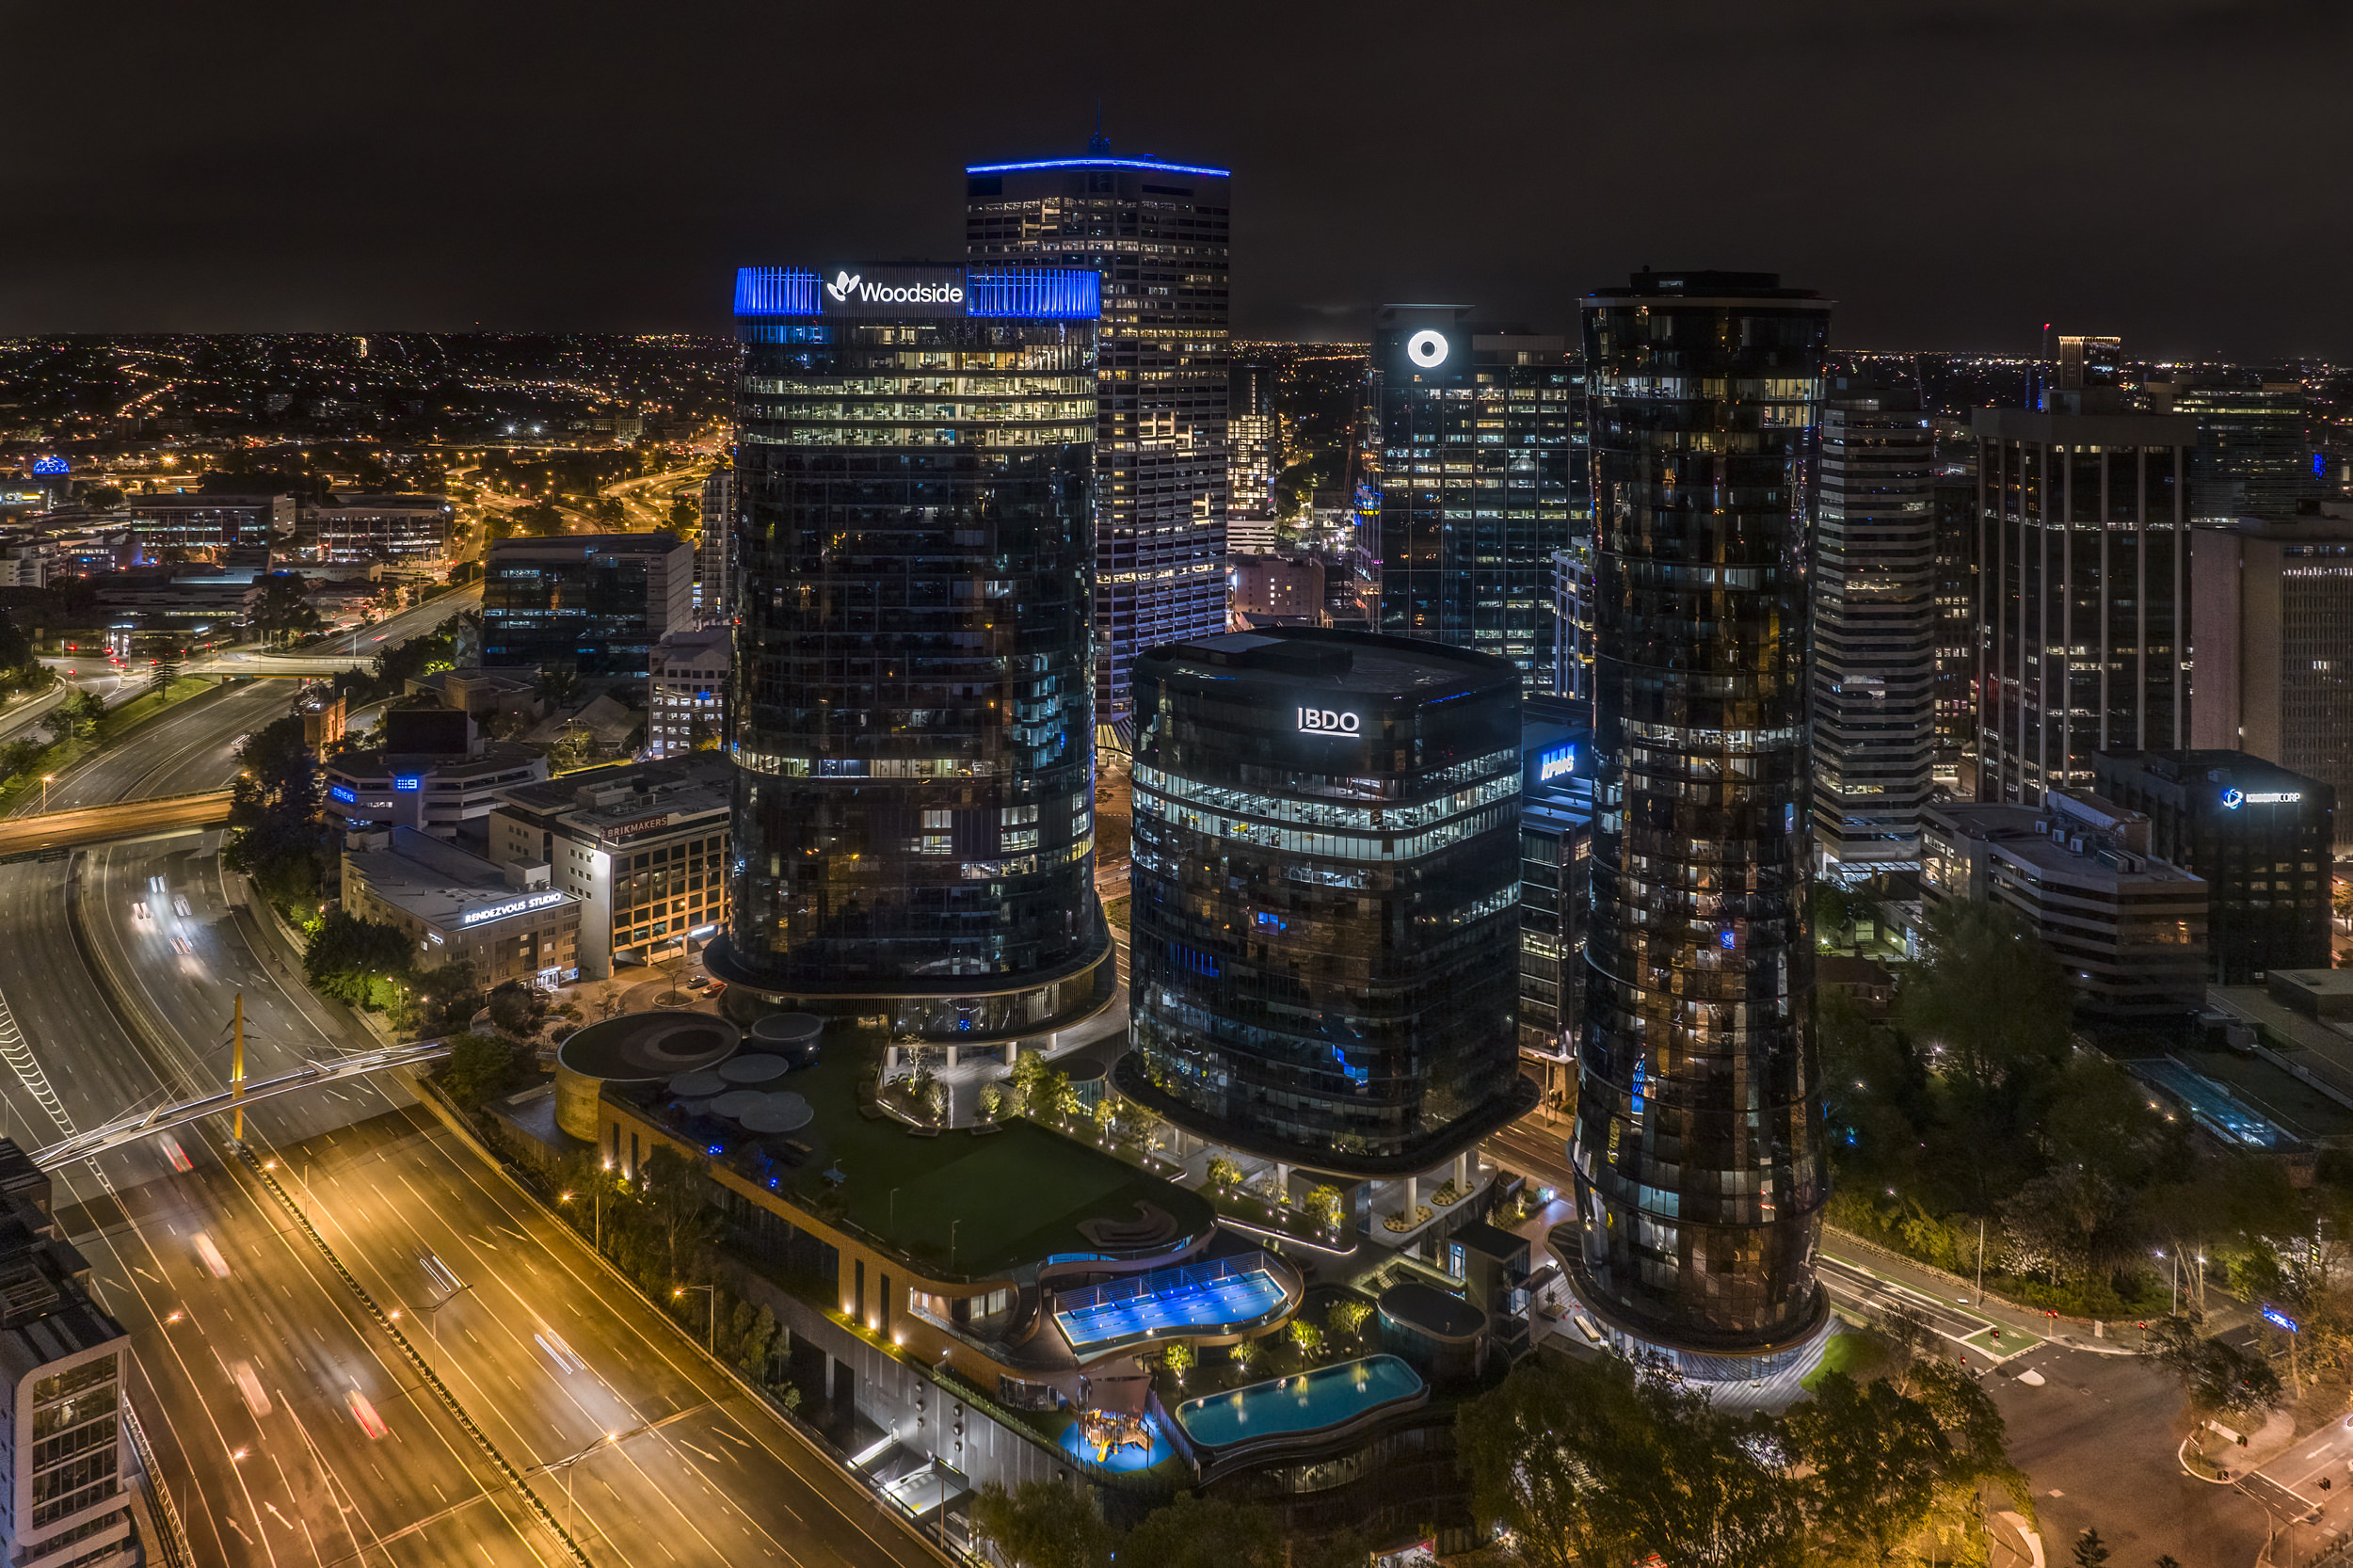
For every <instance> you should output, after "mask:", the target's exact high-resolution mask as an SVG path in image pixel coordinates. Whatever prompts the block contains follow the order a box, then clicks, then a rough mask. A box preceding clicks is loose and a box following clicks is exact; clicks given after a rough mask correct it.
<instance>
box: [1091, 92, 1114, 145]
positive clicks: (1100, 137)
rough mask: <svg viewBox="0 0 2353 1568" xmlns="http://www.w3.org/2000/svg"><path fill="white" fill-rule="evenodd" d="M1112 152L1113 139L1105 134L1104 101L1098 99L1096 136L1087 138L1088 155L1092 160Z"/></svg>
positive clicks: (1096, 103)
mask: <svg viewBox="0 0 2353 1568" xmlns="http://www.w3.org/2000/svg"><path fill="white" fill-rule="evenodd" d="M1111 150H1112V138H1111V137H1109V136H1105V135H1104V134H1103V101H1102V100H1101V99H1100V98H1098V99H1096V101H1095V135H1094V136H1090V137H1089V138H1087V155H1088V156H1089V157H1091V158H1100V157H1105V156H1107V155H1109V153H1110V152H1111Z"/></svg>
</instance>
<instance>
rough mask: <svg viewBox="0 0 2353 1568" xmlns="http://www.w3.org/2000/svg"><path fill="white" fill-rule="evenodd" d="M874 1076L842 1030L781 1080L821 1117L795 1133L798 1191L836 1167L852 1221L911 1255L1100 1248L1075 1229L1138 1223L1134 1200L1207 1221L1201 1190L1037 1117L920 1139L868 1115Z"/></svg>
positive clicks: (865, 1051) (976, 1270)
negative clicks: (806, 1150) (802, 1147)
mask: <svg viewBox="0 0 2353 1568" xmlns="http://www.w3.org/2000/svg"><path fill="white" fill-rule="evenodd" d="M874 1070H875V1056H874V1051H873V1048H872V1047H861V1046H860V1045H858V1044H856V1042H854V1041H852V1040H850V1039H848V1038H844V1037H840V1036H838V1035H837V1036H833V1037H829V1038H828V1039H827V1041H826V1043H825V1047H824V1056H823V1058H822V1059H821V1060H820V1062H819V1063H818V1064H817V1065H816V1066H814V1067H811V1068H809V1069H808V1070H807V1071H805V1072H797V1073H794V1074H793V1075H792V1077H791V1079H790V1080H787V1081H786V1085H785V1086H787V1087H789V1088H791V1089H792V1091H793V1092H794V1093H796V1094H799V1095H802V1096H806V1097H807V1098H808V1102H809V1104H810V1106H811V1107H812V1108H813V1109H814V1110H815V1111H816V1112H817V1119H816V1121H815V1122H814V1123H813V1124H812V1125H811V1126H810V1127H809V1128H808V1129H807V1130H805V1131H803V1132H800V1133H796V1134H794V1136H795V1137H797V1138H799V1139H800V1140H801V1141H802V1142H804V1143H807V1144H810V1145H811V1146H812V1147H813V1148H814V1149H815V1151H816V1152H815V1155H814V1157H813V1158H811V1159H810V1160H809V1161H808V1164H807V1165H805V1166H804V1167H803V1168H802V1169H801V1171H800V1172H799V1173H798V1176H797V1179H795V1180H794V1182H793V1186H794V1188H795V1190H797V1191H798V1192H801V1193H803V1194H808V1195H812V1196H813V1195H815V1194H818V1193H822V1192H824V1191H825V1190H826V1189H827V1188H828V1187H829V1186H830V1183H828V1182H827V1181H826V1180H825V1178H824V1174H823V1173H824V1171H825V1170H826V1169H827V1168H828V1167H831V1168H834V1169H838V1170H840V1172H841V1173H842V1174H843V1176H845V1177H846V1178H847V1179H845V1180H844V1181H843V1182H842V1184H841V1187H840V1199H841V1202H842V1204H843V1206H844V1208H845V1209H846V1211H847V1217H848V1218H849V1220H850V1221H851V1222H852V1223H853V1224H856V1225H857V1226H858V1227H859V1228H861V1229H863V1230H866V1231H869V1232H871V1233H872V1234H874V1235H876V1236H880V1237H885V1238H888V1240H890V1242H891V1244H892V1245H894V1246H896V1247H898V1248H900V1249H901V1250H903V1251H904V1252H905V1253H906V1254H907V1255H908V1256H910V1257H913V1258H917V1259H920V1260H922V1261H926V1262H931V1263H936V1264H939V1265H942V1266H952V1268H953V1270H954V1272H958V1273H965V1274H987V1273H992V1272H1000V1271H1002V1270H1004V1269H1007V1268H1010V1267H1012V1266H1013V1265H1015V1264H1016V1263H1024V1262H1034V1261H1036V1260H1038V1259H1040V1258H1042V1257H1045V1256H1048V1255H1050V1254H1053V1253H1065V1252H1085V1251H1089V1250H1091V1249H1092V1248H1093V1246H1094V1243H1093V1242H1091V1241H1089V1240H1087V1239H1086V1237H1085V1236H1084V1235H1082V1234H1081V1233H1080V1230H1079V1228H1078V1226H1079V1224H1080V1222H1081V1221H1083V1220H1090V1219H1097V1218H1101V1219H1114V1220H1132V1219H1134V1218H1135V1217H1136V1206H1137V1205H1138V1204H1139V1203H1148V1204H1151V1205H1153V1206H1154V1207H1155V1208H1160V1209H1163V1210H1165V1211H1166V1212H1168V1213H1169V1214H1170V1215H1171V1216H1173V1217H1174V1218H1175V1219H1176V1221H1177V1224H1178V1226H1179V1227H1180V1228H1181V1229H1183V1230H1185V1231H1188V1232H1193V1233H1197V1232H1199V1231H1201V1230H1204V1229H1206V1228H1207V1227H1208V1226H1209V1224H1210V1223H1211V1220H1212V1216H1211V1213H1210V1210H1209V1205H1208V1204H1207V1203H1206V1202H1204V1201H1203V1200H1202V1199H1201V1198H1199V1197H1196V1196H1195V1195H1194V1194H1193V1193H1191V1192H1186V1191H1185V1190H1184V1189H1182V1188H1180V1187H1177V1186H1175V1185H1173V1184H1171V1183H1169V1182H1166V1181H1163V1180H1161V1179H1160V1177H1158V1176H1150V1175H1147V1174H1145V1173H1144V1172H1143V1171H1141V1170H1138V1169H1136V1168H1135V1167H1134V1166H1131V1165H1129V1164H1128V1163H1127V1162H1125V1161H1124V1160H1118V1159H1115V1158H1113V1157H1112V1155H1110V1154H1107V1153H1105V1152H1104V1151H1102V1150H1100V1149H1096V1148H1094V1147H1092V1146H1090V1145H1088V1144H1081V1143H1079V1142H1077V1141H1076V1140H1074V1139H1070V1138H1065V1137H1063V1136H1062V1135H1060V1134H1059V1133H1055V1132H1051V1131H1048V1129H1047V1128H1042V1127H1039V1126H1037V1125H1036V1124H1034V1123H1032V1122H1029V1121H1026V1120H1020V1119H1016V1120H1013V1121H1011V1122H1008V1123H1006V1124H1005V1125H1004V1126H1003V1127H1001V1128H1000V1129H999V1130H998V1131H996V1132H992V1133H987V1134H984V1135H981V1136H977V1137H976V1136H975V1135H973V1134H972V1133H970V1132H968V1131H963V1130H958V1131H952V1132H943V1133H941V1134H940V1135H939V1136H937V1137H936V1138H920V1137H916V1136H913V1135H912V1134H911V1133H910V1132H909V1131H908V1129H907V1128H906V1126H905V1124H904V1123H902V1122H899V1121H897V1120H895V1119H891V1118H885V1119H883V1120H879V1121H874V1120H869V1119H867V1118H865V1117H862V1116H860V1115H859V1114H858V1109H857V1085H858V1083H859V1082H860V1080H869V1079H871V1077H872V1074H873V1072H874ZM894 1192H895V1194H896V1195H895V1197H894V1195H893V1194H894ZM951 1245H952V1246H953V1249H954V1254H953V1262H952V1265H951V1264H950V1248H951Z"/></svg>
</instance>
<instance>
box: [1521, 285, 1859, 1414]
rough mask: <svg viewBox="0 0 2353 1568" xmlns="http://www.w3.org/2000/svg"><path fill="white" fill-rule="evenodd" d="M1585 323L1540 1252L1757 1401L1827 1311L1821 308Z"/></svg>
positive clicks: (1657, 288) (1710, 305) (1672, 310)
mask: <svg viewBox="0 0 2353 1568" xmlns="http://www.w3.org/2000/svg"><path fill="white" fill-rule="evenodd" d="M1584 320H1585V360H1586V374H1587V377H1588V380H1587V393H1588V399H1589V410H1590V423H1591V429H1592V449H1593V502H1594V505H1593V513H1594V531H1595V532H1594V547H1595V548H1594V553H1593V744H1594V749H1595V753H1596V758H1597V760H1598V765H1599V773H1598V776H1597V777H1596V779H1595V782H1594V799H1593V809H1594V823H1593V868H1592V872H1591V875H1592V885H1593V920H1592V925H1591V928H1590V930H1589V932H1588V935H1587V937H1586V946H1585V953H1586V966H1587V967H1586V974H1585V1033H1584V1039H1583V1041H1582V1043H1581V1054H1580V1057H1579V1063H1578V1093H1577V1120H1576V1126H1575V1129H1574V1131H1573V1133H1572V1136H1571V1139H1570V1145H1569V1157H1570V1163H1571V1166H1572V1168H1573V1172H1574V1176H1575V1179H1576V1197H1577V1218H1576V1220H1575V1221H1573V1222H1571V1223H1569V1224H1563V1225H1561V1226H1560V1227H1558V1228H1557V1229H1556V1230H1555V1232H1554V1237H1553V1249H1554V1251H1555V1252H1556V1253H1557V1254H1558V1255H1559V1256H1561V1261H1562V1263H1563V1264H1564V1265H1565V1266H1566V1268H1567V1270H1568V1272H1569V1273H1570V1276H1571V1278H1572V1280H1573V1281H1574V1283H1575V1285H1576V1287H1577V1291H1578V1293H1579V1294H1580V1295H1581V1296H1582V1297H1583V1298H1584V1300H1585V1302H1586V1303H1587V1304H1589V1305H1590V1306H1591V1307H1592V1308H1593V1311H1594V1313H1595V1315H1596V1316H1598V1317H1599V1318H1601V1319H1602V1320H1604V1321H1605V1322H1606V1323H1607V1324H1608V1325H1609V1328H1610V1329H1611V1330H1612V1332H1613V1333H1614V1334H1615V1335H1616V1336H1618V1337H1619V1338H1620V1339H1621V1340H1622V1341H1630V1342H1632V1343H1633V1344H1636V1345H1640V1346H1644V1347H1650V1348H1655V1349H1658V1350H1661V1351H1664V1352H1671V1353H1673V1354H1674V1355H1675V1356H1677V1357H1678V1358H1680V1359H1681V1360H1682V1362H1683V1365H1684V1368H1685V1369H1686V1370H1687V1371H1689V1372H1694V1373H1700V1374H1707V1375H1725V1374H1727V1373H1735V1374H1737V1375H1748V1374H1749V1373H1750V1372H1752V1371H1753V1370H1755V1369H1756V1368H1757V1365H1758V1361H1759V1358H1769V1357H1773V1356H1776V1355H1778V1354H1780V1353H1781V1352H1787V1351H1790V1350H1792V1349H1794V1348H1796V1347H1799V1346H1801V1345H1803V1344H1808V1343H1810V1342H1811V1341H1812V1340H1813V1338H1814V1336H1816V1335H1817V1333H1818V1332H1819V1331H1820V1329H1821V1328H1822V1327H1823V1325H1824V1323H1825V1322H1826V1320H1827V1317H1828V1312H1829V1306H1828V1303H1827V1301H1826V1300H1825V1298H1824V1296H1823V1293H1822V1289H1821V1287H1820V1286H1819V1284H1818V1283H1817V1281H1816V1278H1815V1253H1816V1248H1817V1244H1818V1241H1819V1237H1820V1226H1821V1219H1820V1215H1821V1208H1822V1204H1823V1201H1824V1199H1825V1198H1826V1197H1827V1196H1828V1192H1829V1173H1828V1166H1827V1162H1826V1159H1825V1150H1824V1147H1823V1143H1822V1091H1821V1084H1820V1083H1819V1081H1818V1080H1817V1065H1816V1056H1815V1046H1814V1029H1813V991H1814V958H1813V939H1812V933H1811V930H1810V927H1809V922H1808V919H1807V912H1806V895H1807V892H1808V889H1809V882H1810V878H1809V875H1808V862H1809V860H1810V853H1809V835H1808V832H1807V814H1806V808H1807V805H1808V794H1809V791H1808V782H1809V774H1810V769H1809V766H1808V757H1807V742H1806V710H1807V702H1806V696H1807V692H1806V646H1807V637H1806V620H1807V610H1808V603H1807V573H1806V566H1807V522H1808V518H1809V513H1810V511H1811V507H1812V504H1813V493H1812V492H1813V487H1814V470H1815V462H1816V444H1817V424H1818V423H1819V419H1820V410H1821V399H1822V353H1823V346H1824V341H1825V338H1826V335H1827V333H1828V330H1829V325H1830V307H1829V306H1828V305H1827V304H1826V303H1825V302H1824V301H1823V300H1822V299H1821V298H1820V297H1819V296H1817V295H1814V294H1811V293H1808V292H1806V291H1804V290H1801V289H1785V288H1782V287H1781V286H1780V280H1779V279H1778V278H1777V277H1775V276H1774V275H1773V274H1771V273H1722V272H1695V273H1682V274H1662V273H1651V272H1644V273H1642V274H1641V275H1639V276H1638V277H1636V278H1635V280H1633V283H1632V286H1630V287H1627V288H1623V289H1606V290H1602V291H1599V292H1598V293H1596V294H1595V295H1593V296H1592V297H1590V298H1588V299H1587V300H1586V301H1585V310H1584Z"/></svg>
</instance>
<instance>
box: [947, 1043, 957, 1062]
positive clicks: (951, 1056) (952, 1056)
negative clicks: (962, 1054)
mask: <svg viewBox="0 0 2353 1568" xmlns="http://www.w3.org/2000/svg"><path fill="white" fill-rule="evenodd" d="M955 1064H956V1048H955V1047H954V1046H950V1047H949V1048H948V1065H950V1066H951V1067H952V1066H954V1065H955Z"/></svg>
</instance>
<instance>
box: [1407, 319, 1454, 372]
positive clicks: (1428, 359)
mask: <svg viewBox="0 0 2353 1568" xmlns="http://www.w3.org/2000/svg"><path fill="white" fill-rule="evenodd" d="M1446 349H1447V344H1446V334H1445V333H1444V332H1433V331H1432V330H1430V329H1429V328H1426V327H1425V328H1422V329H1421V330H1420V331H1418V332H1417V333H1415V334H1414V335H1413V336H1412V337H1410V338H1407V339H1406V340H1405V357H1406V358H1407V359H1409V360H1413V361H1414V363H1416V364H1417V365H1419V366H1421V368H1422V369H1424V370H1435V369H1437V368H1438V367H1439V366H1440V365H1442V364H1444V363H1446Z"/></svg>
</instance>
